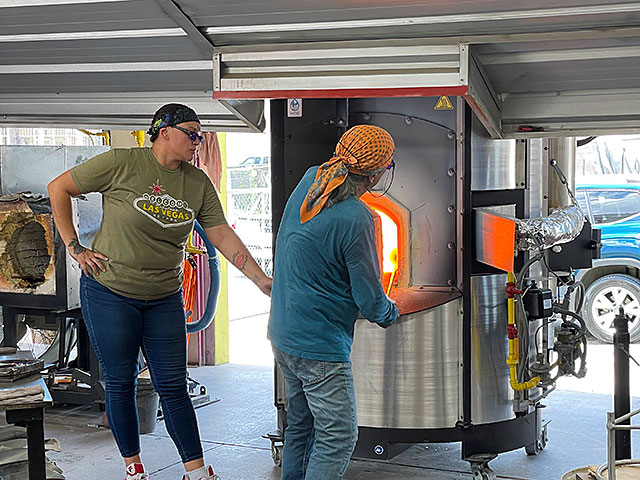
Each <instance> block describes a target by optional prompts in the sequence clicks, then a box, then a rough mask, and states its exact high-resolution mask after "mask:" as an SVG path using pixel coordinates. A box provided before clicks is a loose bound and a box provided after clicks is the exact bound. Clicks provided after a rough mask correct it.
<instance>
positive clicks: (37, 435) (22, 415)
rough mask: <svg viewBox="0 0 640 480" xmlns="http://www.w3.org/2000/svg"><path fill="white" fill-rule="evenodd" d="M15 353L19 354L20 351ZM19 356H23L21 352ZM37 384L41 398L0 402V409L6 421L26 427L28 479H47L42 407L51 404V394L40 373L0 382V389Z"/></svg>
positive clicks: (3, 357) (5, 356)
mask: <svg viewBox="0 0 640 480" xmlns="http://www.w3.org/2000/svg"><path fill="white" fill-rule="evenodd" d="M15 355H21V352H18V354H15ZM10 357H11V356H10V355H0V359H7V358H10ZM21 358H24V356H23V354H22V356H21ZM38 385H40V386H41V387H42V389H43V390H44V399H43V400H40V401H37V402H30V403H15V404H12V403H4V404H0V411H4V412H5V414H6V417H7V423H12V424H14V425H18V426H21V427H26V428H27V458H28V465H29V480H46V479H47V473H46V466H45V455H44V409H45V407H48V406H50V405H52V404H53V402H52V400H51V394H50V393H49V390H48V389H47V385H46V384H45V383H44V380H43V379H42V377H41V376H40V374H36V375H32V376H30V377H27V378H23V379H21V380H16V381H14V382H0V391H6V390H12V389H18V388H25V387H35V386H38Z"/></svg>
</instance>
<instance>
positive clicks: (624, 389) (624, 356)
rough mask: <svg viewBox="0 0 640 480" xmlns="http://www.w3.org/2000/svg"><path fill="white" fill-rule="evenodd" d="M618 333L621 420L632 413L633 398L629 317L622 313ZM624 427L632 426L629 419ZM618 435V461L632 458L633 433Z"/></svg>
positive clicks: (615, 340) (616, 384) (616, 353)
mask: <svg viewBox="0 0 640 480" xmlns="http://www.w3.org/2000/svg"><path fill="white" fill-rule="evenodd" d="M613 324H614V327H615V329H616V333H614V334H613V346H614V362H613V371H614V399H613V409H614V418H620V417H622V416H623V415H626V414H628V413H629V412H630V411H631V397H630V393H629V317H628V316H627V315H625V314H624V309H623V308H622V307H620V312H619V313H618V315H616V317H615V319H614V320H613ZM622 424H623V425H630V424H631V420H630V419H627V420H626V421H625V422H624V423H622ZM615 435H616V443H615V445H616V449H615V450H616V451H615V453H616V460H626V459H630V458H631V431H629V430H618V431H616V433H615Z"/></svg>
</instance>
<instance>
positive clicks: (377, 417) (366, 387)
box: [351, 298, 462, 428]
mask: <svg viewBox="0 0 640 480" xmlns="http://www.w3.org/2000/svg"><path fill="white" fill-rule="evenodd" d="M461 358H462V299H461V298H457V299H455V300H452V301H450V302H448V303H446V304H444V305H440V306H437V307H434V308H432V309H429V310H425V311H422V312H418V313H414V314H410V315H403V316H401V317H400V318H399V319H398V321H397V322H396V324H395V325H392V326H391V327H389V328H388V329H386V330H384V329H382V328H380V327H378V326H377V325H374V324H372V323H369V322H368V321H366V320H359V321H358V322H357V323H356V329H355V341H354V344H353V350H352V354H351V360H352V363H353V375H354V379H355V391H356V403H357V411H358V425H360V426H363V427H378V428H447V427H454V426H455V424H456V422H457V421H458V420H459V419H460V416H461V412H462V387H461V385H462V364H461Z"/></svg>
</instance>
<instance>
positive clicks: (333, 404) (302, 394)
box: [273, 347, 358, 480]
mask: <svg viewBox="0 0 640 480" xmlns="http://www.w3.org/2000/svg"><path fill="white" fill-rule="evenodd" d="M273 354H274V356H275V358H276V361H277V362H278V365H279V366H280V370H282V374H283V376H284V379H285V389H286V392H287V423H288V425H287V428H286V430H285V433H284V449H283V452H282V477H281V480H303V479H304V480H338V479H340V478H342V475H344V472H345V471H346V470H347V467H348V466H349V459H350V458H351V454H352V453H353V449H354V448H355V445H356V440H357V438H358V421H357V418H356V401H355V392H354V389H353V372H352V370H351V363H350V362H344V363H342V362H324V361H320V360H309V359H306V358H300V357H294V356H291V355H288V354H286V353H284V352H283V351H281V350H278V349H277V348H275V347H274V348H273Z"/></svg>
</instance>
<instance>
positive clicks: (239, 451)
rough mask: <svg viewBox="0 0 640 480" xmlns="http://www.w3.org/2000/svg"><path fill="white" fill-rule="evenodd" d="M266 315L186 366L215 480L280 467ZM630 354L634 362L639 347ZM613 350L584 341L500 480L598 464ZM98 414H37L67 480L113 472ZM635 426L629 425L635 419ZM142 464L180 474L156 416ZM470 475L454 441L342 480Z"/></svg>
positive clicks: (356, 466) (251, 477)
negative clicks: (206, 360) (220, 353)
mask: <svg viewBox="0 0 640 480" xmlns="http://www.w3.org/2000/svg"><path fill="white" fill-rule="evenodd" d="M266 324H267V316H266V315H258V316H253V317H247V318H240V319H235V320H232V321H231V323H230V352H231V361H232V364H229V365H222V366H219V367H202V368H194V369H191V376H192V377H193V378H194V379H196V380H198V381H199V382H201V383H203V384H204V385H206V386H207V389H208V393H209V395H210V396H211V397H217V398H219V399H220V401H219V402H217V403H214V404H211V405H208V406H206V407H202V408H199V409H198V410H197V414H198V419H199V425H200V431H201V436H202V441H203V445H204V449H205V459H206V461H207V462H209V463H211V464H212V465H213V466H214V467H215V469H216V472H218V473H219V474H220V475H221V476H222V479H223V480H263V479H268V480H276V479H279V478H280V469H279V468H276V467H275V466H274V465H273V461H272V460H271V452H270V442H269V441H268V440H265V439H263V438H262V435H263V434H265V433H268V432H271V431H273V430H274V429H275V425H276V414H275V408H274V406H273V383H272V382H273V367H272V365H273V357H272V355H271V349H270V345H269V342H268V341H267V340H266ZM631 354H632V355H633V356H634V357H635V358H637V359H640V344H636V345H632V348H631ZM612 358H613V350H612V347H611V346H610V345H603V344H599V343H598V342H595V341H593V342H591V343H590V344H589V352H588V374H587V377H586V378H584V379H573V378H562V379H560V380H559V382H558V389H557V390H556V391H555V392H553V393H552V394H551V395H550V396H549V398H548V399H547V400H546V402H545V403H546V405H547V408H545V409H544V419H545V420H549V421H551V423H550V424H549V427H548V433H549V444H548V445H547V448H546V450H544V451H543V452H542V453H541V454H540V455H538V456H534V457H531V456H527V455H526V454H525V452H524V450H523V449H520V450H518V451H514V452H509V453H505V454H501V455H500V456H499V457H498V458H497V459H496V460H494V461H492V462H491V467H492V468H493V470H494V471H495V472H496V473H497V475H498V478H500V479H517V480H559V479H560V478H561V477H562V475H563V474H564V473H566V472H569V471H571V470H573V469H575V468H578V467H582V466H586V465H589V464H598V465H599V464H602V463H604V462H605V461H606V429H605V415H606V412H607V411H609V410H611V409H612V396H611V392H612V390H613V375H612V371H613V367H612V364H613V361H612ZM631 393H632V395H633V396H634V405H633V408H640V367H637V366H635V365H634V364H633V363H632V364H631ZM100 421H101V414H99V413H98V414H97V413H94V412H92V411H91V410H89V409H86V408H85V409H82V408H70V407H67V408H63V407H58V408H53V409H51V410H49V411H48V412H47V415H46V434H47V436H49V437H55V438H57V439H58V440H60V442H61V443H62V449H63V450H62V452H61V453H54V452H49V453H48V457H49V458H50V459H51V460H53V461H55V462H56V463H57V464H58V465H59V466H60V467H61V468H62V469H63V471H64V473H65V475H66V477H67V478H68V479H70V480H82V479H85V478H91V479H92V480H107V479H109V480H112V479H121V478H122V465H121V460H120V457H119V454H118V451H117V449H116V446H115V443H114V441H113V438H112V436H111V432H110V431H109V430H107V429H105V428H103V427H96V426H92V425H96V424H99V423H100ZM634 423H638V421H637V420H635V421H634ZM638 438H640V437H635V435H634V438H633V439H634V447H635V448H634V455H633V457H634V458H640V443H639V442H640V440H639V439H638ZM142 447H143V461H144V462H145V465H146V466H147V469H148V470H149V471H150V472H152V480H156V479H157V480H179V479H180V478H181V475H182V473H183V469H182V465H181V463H180V461H179V457H178V453H177V451H176V449H175V447H174V446H173V443H172V442H171V440H170V438H169V436H168V434H167V431H166V428H165V425H164V422H158V424H157V426H156V430H155V432H154V433H153V434H147V435H143V436H142ZM365 479H367V480H369V479H371V480H376V479H390V480H396V479H397V480H400V479H402V480H405V479H406V480H412V479H430V480H453V479H469V480H470V479H472V475H471V474H470V470H469V465H468V463H466V462H463V461H462V460H461V459H460V444H458V443H448V444H423V445H415V446H413V447H411V448H409V449H408V450H406V451H405V452H403V453H401V454H400V455H398V456H396V457H394V458H393V459H392V460H391V461H389V462H379V461H357V460H353V461H352V462H351V465H350V467H349V470H348V471H347V474H346V476H345V480H365Z"/></svg>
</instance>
